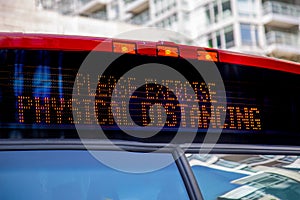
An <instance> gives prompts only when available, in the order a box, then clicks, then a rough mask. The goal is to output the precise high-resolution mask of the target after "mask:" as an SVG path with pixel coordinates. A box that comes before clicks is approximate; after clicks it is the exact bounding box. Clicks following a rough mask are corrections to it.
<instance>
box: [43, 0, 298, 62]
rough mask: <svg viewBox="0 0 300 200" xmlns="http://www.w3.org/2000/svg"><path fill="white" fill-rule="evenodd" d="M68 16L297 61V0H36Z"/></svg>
mask: <svg viewBox="0 0 300 200" xmlns="http://www.w3.org/2000/svg"><path fill="white" fill-rule="evenodd" d="M37 6H39V7H43V8H44V9H52V10H56V11H59V12H60V13H63V14H67V15H81V16H86V17H91V18H96V19H100V20H111V21H122V22H126V23H131V24H136V25H141V26H148V27H160V28H164V29H169V30H173V31H177V32H179V33H181V34H183V35H185V36H187V38H188V40H187V41H176V40H175V42H180V43H186V44H189V45H201V46H208V47H213V48H221V49H229V50H233V51H239V52H244V53H251V54H258V55H267V56H273V57H277V58H283V59H288V60H294V61H300V31H299V30H300V1H299V0H194V1H189V0H37Z"/></svg>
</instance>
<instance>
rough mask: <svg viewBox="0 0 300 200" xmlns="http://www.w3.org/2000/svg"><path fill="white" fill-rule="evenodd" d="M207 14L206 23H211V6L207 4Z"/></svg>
mask: <svg viewBox="0 0 300 200" xmlns="http://www.w3.org/2000/svg"><path fill="white" fill-rule="evenodd" d="M205 16H206V24H210V23H211V22H212V21H211V16H210V7H209V5H206V6H205Z"/></svg>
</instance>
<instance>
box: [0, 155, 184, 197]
mask: <svg viewBox="0 0 300 200" xmlns="http://www.w3.org/2000/svg"><path fill="white" fill-rule="evenodd" d="M92 153H93V154H94V155H98V156H102V157H103V156H104V157H107V158H110V160H115V161H119V165H120V166H121V165H122V166H126V167H124V168H130V169H131V170H135V171H136V172H139V171H141V170H145V169H149V171H150V170H151V169H152V168H153V166H155V165H156V163H159V162H161V161H162V160H174V159H173V157H172V155H171V154H167V153H130V152H118V151H93V152H92ZM128 157H134V158H135V162H134V163H128V159H127V158H128ZM145 160H147V161H148V162H145ZM0 163H1V165H0V199H9V200H14V199H15V200H17V199H31V200H48V199H56V200H66V199H73V200H75V199H78V200H84V199H98V200H118V199H122V200H123V199H131V200H132V199H149V200H150V199H151V200H152V199H157V200H166V199H170V200H171V199H182V200H185V199H189V197H188V195H187V192H186V189H185V186H184V183H183V181H182V179H181V175H180V173H179V171H178V169H177V166H176V164H175V162H172V164H170V165H169V166H167V167H165V168H162V169H160V170H155V171H154V170H152V171H151V172H148V173H147V172H144V173H129V172H124V171H123V172H122V171H118V170H116V169H113V168H111V167H109V166H106V165H104V164H102V163H101V162H100V161H98V160H96V159H95V158H94V157H93V156H92V155H91V152H88V151H86V150H73V151H71V150H68V151H62V150H45V151H2V152H0ZM149 163H150V164H149ZM151 163H152V164H151Z"/></svg>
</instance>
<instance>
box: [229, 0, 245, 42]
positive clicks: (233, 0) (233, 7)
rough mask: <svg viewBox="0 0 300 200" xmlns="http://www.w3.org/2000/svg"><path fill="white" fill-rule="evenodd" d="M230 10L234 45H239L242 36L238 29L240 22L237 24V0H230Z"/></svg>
mask: <svg viewBox="0 0 300 200" xmlns="http://www.w3.org/2000/svg"><path fill="white" fill-rule="evenodd" d="M231 10H232V17H233V19H234V20H233V21H234V23H233V37H234V46H236V47H240V46H242V38H241V31H240V24H239V13H238V6H237V0H231Z"/></svg>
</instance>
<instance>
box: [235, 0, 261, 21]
mask: <svg viewBox="0 0 300 200" xmlns="http://www.w3.org/2000/svg"><path fill="white" fill-rule="evenodd" d="M237 7H238V14H239V16H246V17H249V16H253V17H255V16H256V11H257V9H256V8H255V0H238V2H237Z"/></svg>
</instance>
